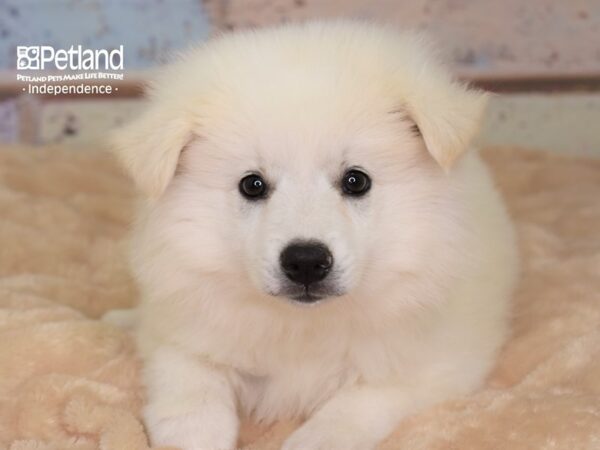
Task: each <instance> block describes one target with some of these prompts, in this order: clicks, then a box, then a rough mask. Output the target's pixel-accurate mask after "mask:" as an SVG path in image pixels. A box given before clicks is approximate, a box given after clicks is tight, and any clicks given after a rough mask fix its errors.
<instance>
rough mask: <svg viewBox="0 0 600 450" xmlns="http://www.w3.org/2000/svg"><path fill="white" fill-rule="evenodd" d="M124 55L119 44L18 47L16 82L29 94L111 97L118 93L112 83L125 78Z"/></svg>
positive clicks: (116, 87)
mask: <svg viewBox="0 0 600 450" xmlns="http://www.w3.org/2000/svg"><path fill="white" fill-rule="evenodd" d="M0 1H1V0H0ZM123 56H124V55H123V46H122V45H120V46H119V48H115V49H113V50H90V49H84V48H83V47H82V46H81V45H77V46H73V45H71V47H70V48H69V49H68V50H66V49H58V50H56V49H55V48H54V47H51V46H49V45H34V46H25V45H19V46H18V47H17V81H19V82H21V83H26V86H25V87H23V88H22V90H23V92H26V93H28V94H40V95H107V94H109V95H110V94H113V93H114V92H117V91H118V90H119V88H118V86H114V89H113V85H112V82H113V81H115V82H120V81H123V79H124V74H123V59H124V58H123ZM28 71H36V72H34V73H30V72H29V73H28ZM42 71H43V72H42Z"/></svg>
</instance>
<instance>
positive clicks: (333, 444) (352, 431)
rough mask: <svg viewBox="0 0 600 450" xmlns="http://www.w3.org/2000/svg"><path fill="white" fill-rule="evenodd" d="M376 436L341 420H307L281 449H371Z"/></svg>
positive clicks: (373, 446)
mask: <svg viewBox="0 0 600 450" xmlns="http://www.w3.org/2000/svg"><path fill="white" fill-rule="evenodd" d="M376 446H377V438H376V437H374V436H372V435H371V434H370V433H369V432H368V431H366V430H364V429H360V428H357V427H355V426H353V425H352V424H350V423H345V422H344V421H342V420H333V421H327V420H318V419H311V420H308V422H306V423H305V424H304V425H302V426H301V427H300V428H298V430H296V431H295V432H294V433H292V435H291V436H290V437H289V438H288V439H287V440H286V441H285V442H284V443H283V447H282V450H372V449H374V448H375V447H376Z"/></svg>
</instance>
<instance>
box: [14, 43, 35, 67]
mask: <svg viewBox="0 0 600 450" xmlns="http://www.w3.org/2000/svg"><path fill="white" fill-rule="evenodd" d="M39 68H40V48H39V47H38V46H33V47H28V46H24V45H19V46H18V47H17V69H18V70H27V69H29V70H37V69H39Z"/></svg>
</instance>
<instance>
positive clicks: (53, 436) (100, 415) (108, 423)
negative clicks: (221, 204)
mask: <svg viewBox="0 0 600 450" xmlns="http://www.w3.org/2000/svg"><path fill="white" fill-rule="evenodd" d="M486 158H487V159H488V161H490V163H491V165H492V166H493V168H494V170H495V172H496V174H497V179H498V183H499V185H500V186H501V187H502V190H503V191H504V193H505V194H506V196H507V198H508V201H509V206H510V209H511V211H512V213H513V215H514V217H515V219H516V222H517V227H518V231H519V235H520V243H521V248H522V253H523V258H524V273H523V280H522V283H521V286H520V288H519V291H518V293H517V296H516V299H515V308H514V319H513V337H512V339H511V340H510V342H509V343H508V344H507V345H506V348H505V349H504V351H503V353H502V355H501V358H500V361H499V364H498V366H497V368H496V370H495V371H494V373H493V374H492V376H491V377H490V379H489V381H488V383H487V385H486V386H485V388H484V389H482V390H481V391H479V392H477V393H475V394H473V395H470V396H468V397H465V398H460V399H457V400H455V401H453V402H450V403H447V404H444V405H440V406H438V407H436V408H434V409H432V410H429V411H427V412H424V413H422V414H420V415H418V416H415V417H413V418H410V419H408V420H406V421H405V422H404V423H402V424H401V425H400V426H399V427H398V429H397V430H396V432H395V433H394V434H393V435H392V436H391V437H390V438H389V439H388V440H387V441H386V442H385V443H384V444H383V445H382V446H381V447H380V448H381V449H385V450H391V449H411V450H420V449H427V450H442V449H444V450H451V449H457V450H458V449H460V450H469V449H473V450H486V449H490V450H491V449H511V450H520V449H523V450H525V449H527V450H530V449H554V450H556V449H565V450H583V449H600V161H593V160H587V159H585V160H584V159H570V158H565V157H558V156H551V155H548V154H544V153H533V152H526V151H516V150H510V149H496V150H488V151H487V152H486ZM132 200H133V195H132V190H131V186H130V184H129V183H128V182H127V180H126V179H125V178H124V177H123V176H122V175H121V174H120V173H119V172H118V171H117V170H116V169H115V167H114V166H113V164H112V163H111V162H110V160H109V159H108V158H107V157H106V156H105V155H104V154H102V153H101V152H92V151H79V152H76V151H68V150H64V149H59V148H46V149H32V148H13V149H2V150H0V449H2V450H4V449H10V450H50V449H53V450H70V449H78V450H83V449H85V450H87V449H103V450H143V449H147V448H148V447H147V443H146V437H145V434H144V431H143V427H142V425H141V424H140V421H139V410H140V405H141V404H142V401H143V397H142V396H143V394H142V390H141V388H140V383H139V376H138V375H139V362H138V361H137V360H136V358H135V352H134V348H133V345H132V341H131V339H130V338H129V336H128V335H127V334H125V333H124V332H121V331H119V330H117V329H115V328H113V327H111V326H109V325H107V324H103V323H100V322H98V321H97V320H95V319H96V318H97V317H98V316H99V315H100V314H101V313H102V312H104V311H105V310H107V309H110V308H114V307H125V306H128V305H130V304H132V303H133V302H135V297H136V293H135V289H134V287H133V286H132V283H131V280H130V278H129V276H128V273H127V269H126V265H125V263H124V258H123V242H124V239H125V236H126V229H127V225H128V222H129V220H130V214H131V207H132ZM199 426H202V425H201V424H199ZM293 427H294V424H276V425H274V426H272V427H270V428H260V427H255V426H252V425H247V426H246V427H245V429H244V430H243V433H242V438H241V442H240V446H243V447H244V448H246V449H247V450H250V449H252V450H275V449H277V448H278V446H279V444H280V443H281V442H282V440H283V439H284V438H285V436H287V435H288V434H289V433H290V431H291V430H292V429H293Z"/></svg>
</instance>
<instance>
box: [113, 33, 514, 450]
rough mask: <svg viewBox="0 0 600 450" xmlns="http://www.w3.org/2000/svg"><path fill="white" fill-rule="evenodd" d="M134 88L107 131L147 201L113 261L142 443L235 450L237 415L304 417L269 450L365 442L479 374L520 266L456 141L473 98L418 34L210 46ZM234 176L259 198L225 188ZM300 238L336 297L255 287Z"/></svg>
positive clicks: (298, 37) (464, 134) (497, 340)
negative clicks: (140, 363)
mask: <svg viewBox="0 0 600 450" xmlns="http://www.w3.org/2000/svg"><path fill="white" fill-rule="evenodd" d="M150 94H151V95H150V97H151V99H150V105H149V107H148V110H147V111H146V112H145V113H144V115H143V116H142V117H141V118H140V119H139V120H137V121H136V122H134V123H133V124H131V125H129V126H128V127H127V128H125V129H123V130H122V131H120V133H119V134H118V136H117V139H116V143H117V148H118V155H119V158H120V159H121V161H122V162H123V164H124V165H125V167H126V168H128V170H129V171H130V173H131V175H132V177H133V178H134V179H135V181H136V182H137V184H138V185H139V187H140V188H141V189H142V190H143V191H144V192H145V193H146V194H147V202H146V204H145V206H144V208H143V211H141V213H140V217H139V221H138V223H137V226H136V228H135V233H134V241H133V252H132V255H133V256H132V265H133V268H134V271H135V274H136V277H137V280H138V282H139V285H140V287H141V292H142V303H141V304H140V306H139V308H138V314H139V316H138V317H137V319H136V322H137V324H136V333H137V337H138V342H139V346H140V348H141V351H142V354H143V356H144V358H145V361H146V366H145V374H144V375H145V382H146V386H147V394H148V404H147V407H146V408H145V420H146V425H147V428H148V431H149V433H150V436H151V440H152V441H153V443H154V444H157V445H159V444H170V445H178V446H180V447H181V448H183V449H185V450H192V449H194V450H196V449H232V448H234V447H235V445H236V439H237V433H238V424H239V419H238V417H240V416H241V415H251V416H253V417H255V418H256V419H258V420H268V421H272V420H275V419H279V418H288V417H302V418H307V420H306V422H305V423H304V425H303V426H302V427H300V428H299V429H298V430H297V431H296V432H295V433H294V434H293V435H292V436H291V437H290V438H289V440H288V441H287V442H286V443H285V444H284V449H285V450H316V449H323V450H325V449H327V450H331V449H344V450H351V449H357V450H358V449H360V450H365V449H370V448H374V447H375V446H376V445H377V443H378V442H379V441H380V440H381V439H383V438H384V437H385V436H386V435H387V434H388V433H389V432H390V431H391V430H392V429H393V427H394V426H395V425H396V424H397V423H398V422H399V421H400V420H402V418H404V417H406V416H407V415H409V414H412V413H414V412H416V411H419V410H421V409H423V408H425V407H427V406H429V405H432V404H435V403H437V402H441V401H443V400H445V399H448V398H451V397H453V396H458V395H461V394H464V393H467V392H469V391H471V390H473V389H475V388H477V387H478V386H479V385H480V383H481V382H482V380H483V378H484V377H485V375H486V374H487V372H488V370H489V369H490V367H491V365H492V364H493V363H494V358H495V356H496V353H497V350H498V349H499V347H500V346H501V344H502V342H503V340H504V338H505V334H506V318H507V310H508V305H509V298H510V293H511V289H512V286H513V282H514V279H515V275H516V268H517V261H516V252H515V244H514V238H513V232H512V229H511V225H510V223H509V220H508V218H507V214H506V212H505V209H504V207H503V204H502V202H501V199H500V198H499V195H498V194H497V192H496V190H495V189H494V187H493V184H492V182H491V180H490V177H489V175H488V172H487V170H486V169H485V167H484V166H483V165H482V163H481V161H480V159H479V157H478V156H477V154H476V153H475V152H465V151H466V150H467V148H468V144H469V141H470V139H471V138H472V136H473V134H474V133H475V131H476V129H477V126H478V123H479V120H480V117H481V115H482V111H483V109H484V105H485V96H484V95H483V94H482V93H480V92H475V91H471V90H467V89H466V88H465V87H464V86H462V85H460V84H458V83H456V82H453V81H452V80H451V79H450V78H449V77H448V76H447V74H446V73H445V72H444V70H443V69H441V68H440V67H439V66H438V65H436V64H435V63H434V62H433V61H432V60H431V57H430V55H429V52H428V51H427V49H426V48H424V46H423V45H422V44H421V43H420V41H419V39H417V38H415V37H413V36H411V35H403V34H397V33H395V32H393V31H391V30H388V29H382V28H377V27H375V26H371V25H366V24H359V23H348V22H340V23H333V24H332V23H329V24H325V23H313V24H303V25H287V26H284V27H280V28H273V29H266V30H261V31H256V32H253V31H250V32H242V33H236V34H232V35H228V36H224V37H221V38H219V39H216V40H214V41H212V42H209V43H208V44H206V45H205V46H203V47H201V48H198V49H196V50H194V51H192V52H189V53H188V54H186V55H184V56H183V58H182V59H181V61H180V62H177V63H175V64H174V65H172V66H170V67H168V68H166V69H164V70H162V71H161V73H160V74H159V75H158V77H157V78H156V80H155V82H154V84H153V85H152V89H151V93H150ZM415 123H416V124H417V125H418V128H419V130H420V134H419V133H417V132H415V129H414V124H415ZM352 166H360V167H362V168H364V169H365V170H366V171H367V172H368V173H369V175H370V176H371V177H372V181H373V186H372V189H371V191H370V192H369V194H368V195H367V196H366V197H364V198H361V199H349V198H348V197H345V196H343V195H342V194H341V193H340V189H339V180H340V177H341V176H342V174H343V172H344V170H346V169H347V168H348V167H352ZM249 171H259V172H260V173H262V174H263V175H264V176H265V178H266V179H267V180H268V182H269V183H270V185H271V186H272V189H271V195H270V196H269V198H268V199H266V200H264V201H261V202H255V203H251V202H248V201H247V200H245V199H244V198H242V196H241V195H240V194H239V192H238V182H239V180H240V178H242V177H243V176H244V175H245V174H247V173H248V172H249ZM297 238H305V239H317V240H320V241H323V242H325V243H326V244H327V245H328V246H329V247H330V248H331V251H332V253H333V255H334V260H335V271H336V272H335V273H336V277H337V278H336V279H337V281H338V285H339V287H340V290H341V291H343V292H344V294H343V295H341V296H338V297H332V298H329V299H325V300H323V301H321V302H319V303H316V304H314V305H311V306H306V305H301V304H297V303H294V302H292V301H290V300H288V299H285V298H281V297H278V296H275V295H271V294H273V293H276V292H277V286H278V283H279V280H280V278H281V274H280V269H279V266H278V264H279V253H280V252H281V250H282V248H283V247H284V246H285V245H286V244H287V243H289V242H290V241H292V240H294V239H297Z"/></svg>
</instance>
